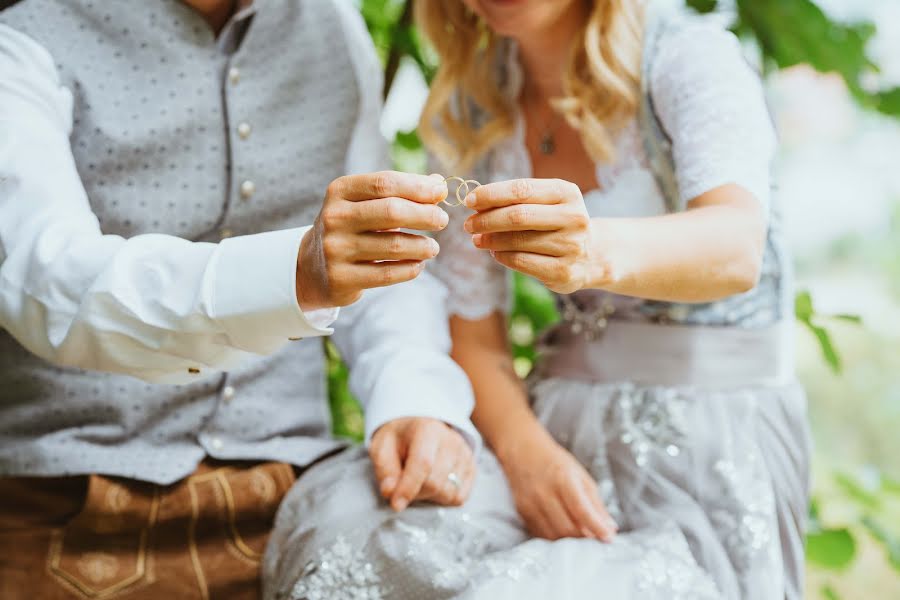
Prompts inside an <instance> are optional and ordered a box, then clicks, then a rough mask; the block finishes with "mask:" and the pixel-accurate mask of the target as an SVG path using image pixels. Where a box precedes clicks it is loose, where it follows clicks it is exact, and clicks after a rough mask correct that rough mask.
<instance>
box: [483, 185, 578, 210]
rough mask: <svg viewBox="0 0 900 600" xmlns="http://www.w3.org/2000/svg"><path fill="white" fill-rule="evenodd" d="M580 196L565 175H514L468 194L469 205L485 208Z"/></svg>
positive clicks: (557, 202)
mask: <svg viewBox="0 0 900 600" xmlns="http://www.w3.org/2000/svg"><path fill="white" fill-rule="evenodd" d="M579 196H580V191H579V189H578V187H577V186H576V185H575V184H573V183H571V182H568V181H563V180H561V179H511V180H509V181H498V182H497V183H489V184H486V185H482V186H479V187H477V188H475V189H474V190H473V191H471V192H470V193H469V195H468V196H466V206H468V207H469V208H471V209H474V210H477V211H482V210H490V209H492V208H500V207H501V206H512V205H514V204H561V203H563V202H565V201H566V200H567V199H569V198H571V197H579Z"/></svg>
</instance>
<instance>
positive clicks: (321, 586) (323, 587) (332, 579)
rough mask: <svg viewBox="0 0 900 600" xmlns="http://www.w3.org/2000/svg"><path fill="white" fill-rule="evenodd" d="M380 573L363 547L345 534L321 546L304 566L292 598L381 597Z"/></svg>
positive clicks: (341, 599)
mask: <svg viewBox="0 0 900 600" xmlns="http://www.w3.org/2000/svg"><path fill="white" fill-rule="evenodd" d="M386 597H387V595H386V593H385V591H384V590H383V589H382V587H381V577H380V576H379V575H378V573H376V572H375V568H374V566H373V565H372V563H371V562H368V561H367V559H366V552H365V551H364V549H363V548H362V547H359V546H354V545H353V544H352V543H350V542H348V541H347V540H346V539H344V538H343V537H340V536H339V537H338V538H337V539H336V540H335V541H334V543H333V544H331V545H330V546H327V547H325V548H322V549H321V550H320V551H319V554H318V557H317V558H316V560H313V561H310V562H309V563H307V564H306V566H305V567H304V569H303V573H302V574H301V576H300V579H299V580H298V581H297V583H296V584H295V585H294V588H293V590H291V600H382V598H386Z"/></svg>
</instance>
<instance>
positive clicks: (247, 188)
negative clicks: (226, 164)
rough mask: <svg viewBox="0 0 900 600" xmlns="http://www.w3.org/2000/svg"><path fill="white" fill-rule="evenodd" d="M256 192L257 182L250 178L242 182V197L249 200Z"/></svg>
mask: <svg viewBox="0 0 900 600" xmlns="http://www.w3.org/2000/svg"><path fill="white" fill-rule="evenodd" d="M254 193H256V184H255V183H253V182H252V181H250V180H249V179H248V180H247V181H245V182H244V183H242V184H241V198H243V199H244V200H249V199H250V198H251V197H252V196H253V194H254Z"/></svg>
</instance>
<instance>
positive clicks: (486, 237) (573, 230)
mask: <svg viewBox="0 0 900 600" xmlns="http://www.w3.org/2000/svg"><path fill="white" fill-rule="evenodd" d="M466 206H468V207H469V208H472V209H474V210H476V211H477V213H476V214H474V215H472V216H471V217H469V219H468V220H467V221H466V224H465V227H466V231H468V232H469V233H471V234H472V243H473V244H475V246H476V247H478V248H482V249H485V250H490V251H491V254H492V255H493V256H494V259H495V260H496V261H497V262H499V263H500V264H502V265H505V266H507V267H509V268H510V269H514V270H516V271H520V272H522V273H525V274H526V275H531V276H532V277H534V278H536V279H538V280H539V281H541V282H542V283H543V284H544V285H546V286H547V287H548V288H550V289H551V290H553V291H554V292H559V293H563V294H568V293H571V292H575V291H578V290H580V289H582V288H584V287H589V284H590V283H591V282H592V281H595V279H594V278H593V277H592V274H593V272H594V271H595V270H597V268H598V266H597V265H595V264H593V262H592V252H591V248H592V227H591V219H590V217H589V216H588V213H587V209H586V208H585V206H584V198H582V196H581V190H579V189H578V186H576V185H575V184H573V183H570V182H568V181H563V180H561V179H513V180H510V181H502V182H498V183H491V184H488V185H483V186H481V187H478V188H476V189H475V190H473V191H472V192H471V193H469V195H468V196H466Z"/></svg>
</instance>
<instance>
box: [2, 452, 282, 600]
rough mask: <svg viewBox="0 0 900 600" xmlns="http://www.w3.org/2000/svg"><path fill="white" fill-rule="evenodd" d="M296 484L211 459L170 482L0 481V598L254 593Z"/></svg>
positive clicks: (269, 470) (174, 598)
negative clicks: (281, 510)
mask: <svg viewBox="0 0 900 600" xmlns="http://www.w3.org/2000/svg"><path fill="white" fill-rule="evenodd" d="M295 480H296V473H295V471H294V468H293V467H291V466H290V465H285V464H280V463H262V464H251V463H224V462H216V461H206V462H204V463H203V464H201V465H200V467H199V468H198V469H197V471H196V472H195V473H194V474H193V475H191V476H190V477H188V478H186V479H184V480H182V481H179V482H178V483H175V484H172V485H169V486H159V485H154V484H151V483H145V482H140V481H134V480H129V479H122V478H118V477H105V476H100V475H91V476H80V477H63V478H6V479H3V478H0V598H2V599H3V600H18V599H23V600H24V599H26V598H27V599H28V600H33V599H40V600H62V599H66V600H71V599H76V598H77V599H84V598H96V599H108V598H123V599H127V600H144V599H151V598H152V599H154V600H160V599H161V600H194V599H197V600H201V599H202V600H205V599H212V600H218V599H228V600H255V599H257V598H259V595H260V585H259V563H260V558H261V555H262V552H263V550H264V548H265V544H266V540H267V539H268V537H269V532H270V531H271V528H272V522H273V519H274V516H275V511H276V510H277V508H278V505H279V503H280V502H281V499H282V497H283V496H284V494H285V493H286V492H287V490H288V488H290V486H291V485H292V484H293V482H294V481H295Z"/></svg>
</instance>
